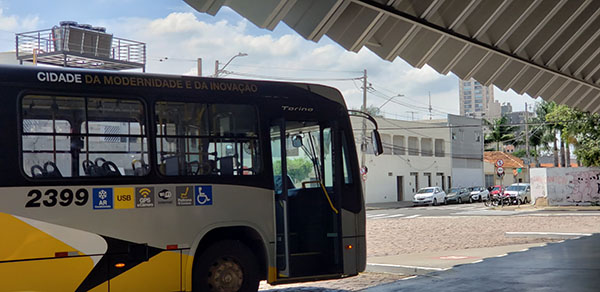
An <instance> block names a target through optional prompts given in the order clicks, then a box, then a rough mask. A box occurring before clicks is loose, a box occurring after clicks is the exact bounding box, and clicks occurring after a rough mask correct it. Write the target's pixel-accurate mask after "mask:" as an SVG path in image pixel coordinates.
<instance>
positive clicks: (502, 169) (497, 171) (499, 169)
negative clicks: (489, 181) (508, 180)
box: [496, 167, 504, 175]
mask: <svg viewBox="0 0 600 292" xmlns="http://www.w3.org/2000/svg"><path fill="white" fill-rule="evenodd" d="M496 173H498V175H503V174H504V168H502V167H498V169H496Z"/></svg>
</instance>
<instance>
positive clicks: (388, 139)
mask: <svg viewBox="0 0 600 292" xmlns="http://www.w3.org/2000/svg"><path fill="white" fill-rule="evenodd" d="M381 144H383V154H384V155H392V151H393V149H394V147H393V146H394V145H393V144H392V136H391V135H389V134H381Z"/></svg>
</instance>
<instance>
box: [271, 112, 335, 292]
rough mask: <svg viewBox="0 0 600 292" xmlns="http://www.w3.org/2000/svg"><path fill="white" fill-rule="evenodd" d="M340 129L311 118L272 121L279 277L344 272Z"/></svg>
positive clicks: (316, 276) (284, 279) (330, 274)
mask: <svg viewBox="0 0 600 292" xmlns="http://www.w3.org/2000/svg"><path fill="white" fill-rule="evenodd" d="M334 129H335V128H334V127H332V125H331V124H328V123H324V122H322V123H319V122H308V121H282V120H279V121H277V122H275V123H273V124H272V126H271V131H270V132H271V133H270V134H271V150H272V162H273V178H274V186H275V196H276V198H275V200H276V204H275V205H276V229H277V245H276V250H277V282H285V281H286V280H292V279H298V278H311V277H314V278H324V277H327V276H332V275H337V274H341V273H342V269H343V263H342V255H341V247H342V241H341V230H340V214H339V202H340V199H339V196H340V193H341V191H340V186H338V184H339V179H335V180H334V161H335V159H334V157H333V154H334V153H335V152H334V148H333V146H334V144H335V143H339V142H337V141H338V140H339V139H334V133H335V130H334ZM334 140H335V141H334Z"/></svg>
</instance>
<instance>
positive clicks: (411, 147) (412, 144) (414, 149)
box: [408, 137, 419, 156]
mask: <svg viewBox="0 0 600 292" xmlns="http://www.w3.org/2000/svg"><path fill="white" fill-rule="evenodd" d="M408 155H412V156H418V155H419V138H417V137H408Z"/></svg>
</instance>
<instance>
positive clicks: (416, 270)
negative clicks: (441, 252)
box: [366, 263, 450, 275]
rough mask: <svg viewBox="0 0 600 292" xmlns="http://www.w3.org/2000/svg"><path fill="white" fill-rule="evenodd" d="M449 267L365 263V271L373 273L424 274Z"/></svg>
mask: <svg viewBox="0 0 600 292" xmlns="http://www.w3.org/2000/svg"><path fill="white" fill-rule="evenodd" d="M449 269H450V268H446V269H443V268H431V267H417V266H404V265H392V264H369V263H367V269H366V271H367V272H375V273H391V274H401V275H426V274H429V273H431V272H439V271H445V270H449Z"/></svg>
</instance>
